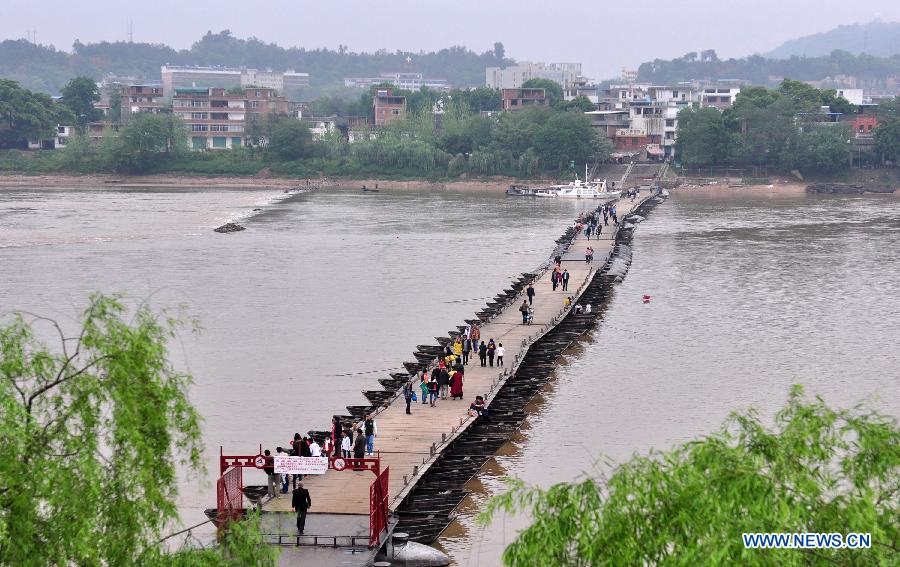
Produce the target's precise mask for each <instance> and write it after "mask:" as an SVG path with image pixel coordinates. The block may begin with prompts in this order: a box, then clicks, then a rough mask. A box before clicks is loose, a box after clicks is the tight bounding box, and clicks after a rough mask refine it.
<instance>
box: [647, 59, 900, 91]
mask: <svg viewBox="0 0 900 567" xmlns="http://www.w3.org/2000/svg"><path fill="white" fill-rule="evenodd" d="M835 75H852V76H854V77H857V78H859V79H861V80H864V81H865V82H866V83H867V84H868V85H869V88H882V87H884V86H885V85H886V82H887V78H888V77H892V76H900V55H892V56H890V57H876V56H874V55H866V54H863V55H853V54H852V53H848V52H846V51H841V50H834V51H832V52H831V53H829V54H827V55H823V56H818V57H801V56H797V55H793V56H791V57H789V58H787V59H767V58H765V57H762V56H760V55H752V56H750V57H744V58H741V59H724V60H723V59H719V58H718V57H717V56H716V52H715V51H713V50H711V49H708V50H706V51H702V52H700V53H697V52H692V53H687V54H685V55H684V56H682V57H679V58H677V59H670V60H664V59H654V60H653V61H648V62H646V63H643V64H642V65H641V66H640V67H638V80H639V81H641V82H647V83H653V84H657V85H665V84H676V83H679V82H681V81H688V80H692V79H697V80H702V79H712V80H717V79H740V80H744V81H749V82H751V83H753V84H755V85H771V84H776V83H778V82H780V81H781V78H783V77H787V78H790V79H794V80H797V81H819V80H822V79H824V78H826V77H834V76H835Z"/></svg>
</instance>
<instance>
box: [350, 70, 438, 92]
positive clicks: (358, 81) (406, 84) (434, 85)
mask: <svg viewBox="0 0 900 567" xmlns="http://www.w3.org/2000/svg"><path fill="white" fill-rule="evenodd" d="M381 83H389V84H391V85H393V86H394V87H396V88H398V89H403V90H408V91H418V90H421V89H422V87H425V88H429V89H432V90H436V91H444V92H446V91H449V90H450V89H451V86H450V83H448V82H447V80H446V79H434V78H429V77H426V76H424V75H423V74H422V73H381V74H380V75H378V76H377V77H346V78H345V79H344V86H345V87H358V88H363V89H369V88H372V87H374V86H375V85H378V84H381Z"/></svg>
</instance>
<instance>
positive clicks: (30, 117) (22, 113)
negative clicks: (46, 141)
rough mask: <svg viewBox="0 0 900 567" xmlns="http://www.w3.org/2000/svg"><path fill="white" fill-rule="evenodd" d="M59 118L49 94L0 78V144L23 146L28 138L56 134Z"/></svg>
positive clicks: (35, 138) (4, 145)
mask: <svg viewBox="0 0 900 567" xmlns="http://www.w3.org/2000/svg"><path fill="white" fill-rule="evenodd" d="M58 117H59V110H58V109H56V108H55V106H54V104H53V101H52V100H51V99H50V97H49V96H47V95H45V94H41V93H33V92H31V91H29V90H28V89H24V88H22V87H21V85H19V83H17V82H15V81H10V80H8V79H0V147H22V146H24V145H25V144H26V143H27V142H28V140H41V139H43V138H49V137H52V136H54V135H55V134H56V125H57V124H58V123H59V122H57V118H58Z"/></svg>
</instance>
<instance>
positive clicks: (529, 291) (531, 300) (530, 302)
mask: <svg viewBox="0 0 900 567" xmlns="http://www.w3.org/2000/svg"><path fill="white" fill-rule="evenodd" d="M525 295H527V296H528V305H533V304H534V286H533V285H532V284H531V283H529V284H528V289H526V290H525Z"/></svg>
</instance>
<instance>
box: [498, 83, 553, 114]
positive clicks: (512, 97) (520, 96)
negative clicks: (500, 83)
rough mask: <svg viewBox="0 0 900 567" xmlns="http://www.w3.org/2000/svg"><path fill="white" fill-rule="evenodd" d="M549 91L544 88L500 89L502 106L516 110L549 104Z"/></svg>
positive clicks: (509, 109)
mask: <svg viewBox="0 0 900 567" xmlns="http://www.w3.org/2000/svg"><path fill="white" fill-rule="evenodd" d="M547 104H548V103H547V93H546V91H545V90H544V89H535V88H526V89H503V90H502V91H500V108H501V109H503V110H507V111H516V110H522V109H525V108H528V107H529V106H547Z"/></svg>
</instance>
